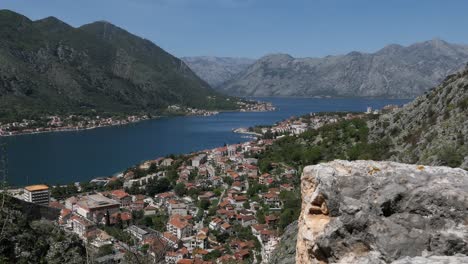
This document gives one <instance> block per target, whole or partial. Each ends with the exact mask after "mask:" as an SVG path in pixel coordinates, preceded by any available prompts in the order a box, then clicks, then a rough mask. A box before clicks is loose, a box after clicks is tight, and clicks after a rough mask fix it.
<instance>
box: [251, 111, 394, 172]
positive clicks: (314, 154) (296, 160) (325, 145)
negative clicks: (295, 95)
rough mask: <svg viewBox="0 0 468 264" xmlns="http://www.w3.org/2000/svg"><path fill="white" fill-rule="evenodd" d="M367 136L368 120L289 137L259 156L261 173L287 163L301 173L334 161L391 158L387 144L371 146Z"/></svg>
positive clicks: (342, 122)
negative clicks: (276, 164)
mask: <svg viewBox="0 0 468 264" xmlns="http://www.w3.org/2000/svg"><path fill="white" fill-rule="evenodd" d="M368 135H369V129H368V127H367V123H366V120H364V119H352V120H344V121H341V122H338V123H335V124H329V125H325V126H323V127H321V128H319V129H317V130H308V131H306V132H305V133H303V134H301V135H299V136H297V137H296V136H286V137H284V138H281V139H279V140H277V141H276V142H275V143H274V144H273V145H272V146H271V147H269V148H268V149H267V151H265V152H264V153H263V154H262V155H261V156H260V161H259V166H260V170H261V171H262V172H265V171H269V170H271V169H272V164H273V163H285V164H287V165H290V166H294V167H296V168H299V169H301V168H302V167H304V166H307V165H314V164H317V163H319V162H322V161H330V160H334V159H346V160H357V159H373V160H382V159H386V158H388V157H389V156H390V152H389V145H388V142H387V141H381V142H374V143H370V142H369V140H368Z"/></svg>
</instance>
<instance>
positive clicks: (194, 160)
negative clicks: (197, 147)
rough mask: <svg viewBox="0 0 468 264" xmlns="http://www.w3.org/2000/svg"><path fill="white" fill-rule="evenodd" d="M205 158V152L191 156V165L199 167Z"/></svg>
mask: <svg viewBox="0 0 468 264" xmlns="http://www.w3.org/2000/svg"><path fill="white" fill-rule="evenodd" d="M206 160H207V156H206V154H200V155H198V156H195V157H193V158H192V166H193V167H199V166H200V165H202V164H204V163H205V162H206Z"/></svg>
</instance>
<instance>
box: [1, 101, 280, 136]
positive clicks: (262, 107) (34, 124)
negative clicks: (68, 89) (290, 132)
mask: <svg viewBox="0 0 468 264" xmlns="http://www.w3.org/2000/svg"><path fill="white" fill-rule="evenodd" d="M237 104H238V106H239V110H238V111H240V112H264V111H274V110H275V107H274V106H273V105H272V104H271V103H267V102H259V101H240V102H238V103H237ZM165 114H166V115H185V116H212V115H217V114H219V111H210V110H204V109H197V108H192V107H182V106H179V105H170V106H168V107H167V109H166V111H165ZM158 117H159V116H151V115H149V114H141V115H127V116H99V115H86V116H84V115H67V116H60V115H49V116H44V117H42V118H40V119H38V120H29V119H23V120H21V121H18V122H9V123H1V122H0V137H1V136H17V135H25V134H38V133H48V132H64V131H80V130H87V129H95V128H99V127H108V126H121V125H128V124H131V123H137V122H141V121H144V120H148V119H153V118H158Z"/></svg>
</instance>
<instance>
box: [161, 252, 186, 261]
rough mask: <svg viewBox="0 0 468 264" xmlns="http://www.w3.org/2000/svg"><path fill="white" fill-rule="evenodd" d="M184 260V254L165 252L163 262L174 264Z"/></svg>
mask: <svg viewBox="0 0 468 264" xmlns="http://www.w3.org/2000/svg"><path fill="white" fill-rule="evenodd" d="M183 258H184V254H183V253H182V252H179V251H168V252H166V256H165V260H166V262H165V263H166V264H176V263H178V261H179V260H182V259H183Z"/></svg>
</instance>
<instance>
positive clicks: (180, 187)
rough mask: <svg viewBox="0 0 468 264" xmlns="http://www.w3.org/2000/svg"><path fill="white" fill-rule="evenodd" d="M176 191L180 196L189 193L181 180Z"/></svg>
mask: <svg viewBox="0 0 468 264" xmlns="http://www.w3.org/2000/svg"><path fill="white" fill-rule="evenodd" d="M174 191H175V193H176V194H177V195H178V196H179V197H182V196H184V195H185V194H186V193H187V188H185V184H184V183H182V182H180V183H178V184H177V185H176V186H175V188H174Z"/></svg>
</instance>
